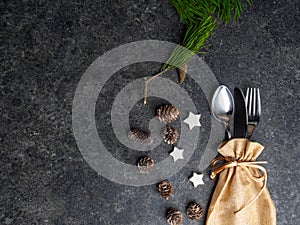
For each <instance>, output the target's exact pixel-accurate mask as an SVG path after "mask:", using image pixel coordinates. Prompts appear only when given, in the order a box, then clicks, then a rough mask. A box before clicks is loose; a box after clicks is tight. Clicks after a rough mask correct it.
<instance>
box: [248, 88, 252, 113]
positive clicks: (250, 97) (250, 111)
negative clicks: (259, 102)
mask: <svg viewBox="0 0 300 225" xmlns="http://www.w3.org/2000/svg"><path fill="white" fill-rule="evenodd" d="M252 91H253V88H250V94H249V109H248V112H249V116H253V114H252Z"/></svg>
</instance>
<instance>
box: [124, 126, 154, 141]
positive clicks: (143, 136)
mask: <svg viewBox="0 0 300 225" xmlns="http://www.w3.org/2000/svg"><path fill="white" fill-rule="evenodd" d="M128 138H129V139H130V140H132V141H136V142H141V143H144V144H151V143H152V137H151V135H150V134H149V133H147V132H145V131H143V130H140V129H138V128H134V129H132V130H131V131H129V134H128Z"/></svg>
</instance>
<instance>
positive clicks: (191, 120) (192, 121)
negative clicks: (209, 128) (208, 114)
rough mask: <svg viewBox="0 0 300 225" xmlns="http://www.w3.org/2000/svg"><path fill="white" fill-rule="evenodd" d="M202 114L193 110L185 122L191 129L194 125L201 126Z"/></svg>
mask: <svg viewBox="0 0 300 225" xmlns="http://www.w3.org/2000/svg"><path fill="white" fill-rule="evenodd" d="M200 117H201V114H194V113H192V112H190V113H189V116H188V118H186V119H185V120H184V121H183V122H184V123H186V124H188V125H189V128H190V130H191V129H193V128H194V127H201V124H200Z"/></svg>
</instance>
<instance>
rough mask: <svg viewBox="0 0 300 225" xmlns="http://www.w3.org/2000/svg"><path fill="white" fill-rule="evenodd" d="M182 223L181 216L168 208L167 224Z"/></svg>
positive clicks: (177, 224)
mask: <svg viewBox="0 0 300 225" xmlns="http://www.w3.org/2000/svg"><path fill="white" fill-rule="evenodd" d="M181 221H182V214H181V212H180V211H178V210H177V209H174V208H170V209H169V210H168V213H167V222H168V223H169V224H171V225H180V223H181Z"/></svg>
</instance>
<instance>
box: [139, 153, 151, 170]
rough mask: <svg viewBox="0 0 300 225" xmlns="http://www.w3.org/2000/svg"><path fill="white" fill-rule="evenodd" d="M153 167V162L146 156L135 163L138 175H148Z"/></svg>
mask: <svg viewBox="0 0 300 225" xmlns="http://www.w3.org/2000/svg"><path fill="white" fill-rule="evenodd" d="M153 166H154V160H153V159H152V158H150V157H148V156H144V157H142V158H140V159H139V161H138V162H137V167H138V169H139V171H140V173H150V172H151V170H152V168H153Z"/></svg>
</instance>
